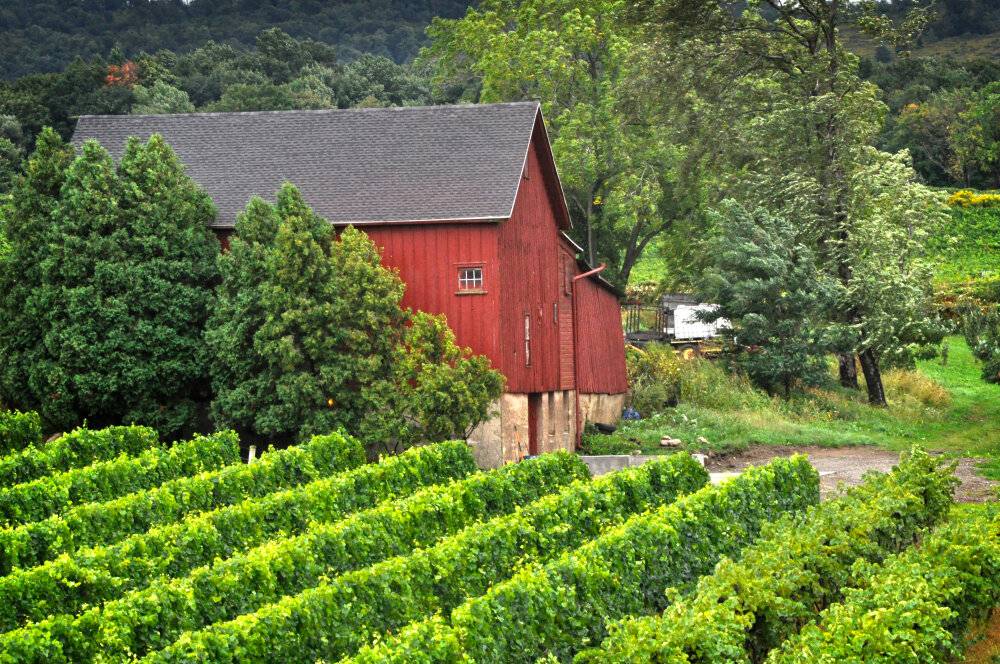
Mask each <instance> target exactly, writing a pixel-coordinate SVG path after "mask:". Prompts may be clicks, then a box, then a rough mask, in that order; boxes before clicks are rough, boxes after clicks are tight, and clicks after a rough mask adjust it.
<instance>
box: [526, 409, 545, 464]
mask: <svg viewBox="0 0 1000 664" xmlns="http://www.w3.org/2000/svg"><path fill="white" fill-rule="evenodd" d="M541 415H542V395H541V394H529V395H528V454H530V455H532V456H534V455H536V454H538V450H539V444H538V442H539V438H540V437H541V431H540V430H539V429H540V426H541V423H542V417H541Z"/></svg>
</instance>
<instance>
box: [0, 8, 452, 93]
mask: <svg viewBox="0 0 1000 664" xmlns="http://www.w3.org/2000/svg"><path fill="white" fill-rule="evenodd" d="M469 4H472V3H470V2H468V0H338V1H337V2H322V1H321V0H186V1H185V0H31V1H30V2H14V1H10V0H8V1H5V2H3V3H0V62H3V70H2V72H0V76H2V77H3V78H7V79H10V78H16V77H19V76H24V75H25V74H35V73H41V72H55V71H60V70H62V69H63V68H65V67H66V66H67V65H68V64H69V63H70V62H72V61H73V59H74V58H76V57H82V58H84V59H88V60H89V59H91V58H94V57H96V56H106V55H107V54H108V53H109V52H110V51H111V49H112V48H114V47H116V46H117V47H119V48H121V49H122V51H123V52H124V53H125V54H126V55H127V56H129V57H134V56H136V55H137V54H138V53H139V52H141V51H145V52H148V53H152V52H155V51H158V50H161V49H169V50H171V51H176V52H187V51H193V50H194V49H196V48H198V47H199V46H202V45H203V44H204V43H205V42H207V41H209V40H213V41H217V42H226V43H229V44H232V45H235V46H243V47H250V46H253V43H254V40H255V39H256V37H257V35H258V33H260V32H261V31H262V30H264V29H266V28H272V27H277V28H281V29H282V30H284V31H285V32H287V33H289V34H291V35H293V36H295V37H300V38H305V37H308V38H311V39H315V40H317V41H322V42H325V43H328V44H336V45H337V48H338V53H339V55H340V56H341V57H342V58H345V59H351V58H353V57H354V56H357V55H358V54H360V53H375V54H378V55H384V56H386V57H389V58H392V59H394V60H396V61H397V62H404V61H406V60H408V59H410V58H412V57H413V56H414V55H415V54H416V52H417V50H418V49H419V48H420V45H421V44H422V43H423V42H424V28H425V27H426V26H427V24H428V23H430V21H431V19H432V18H434V17H435V16H449V17H454V16H458V15H461V14H462V13H463V12H464V11H465V8H466V7H467V6H468V5H469Z"/></svg>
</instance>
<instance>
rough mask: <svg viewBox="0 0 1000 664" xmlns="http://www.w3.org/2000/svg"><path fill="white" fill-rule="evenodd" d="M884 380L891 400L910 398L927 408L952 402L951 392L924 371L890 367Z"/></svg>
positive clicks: (940, 406)
mask: <svg viewBox="0 0 1000 664" xmlns="http://www.w3.org/2000/svg"><path fill="white" fill-rule="evenodd" d="M882 380H883V382H884V384H885V391H886V394H887V395H888V396H889V400H890V401H895V400H897V399H902V398H910V399H914V400H916V401H917V402H918V403H920V404H921V405H923V406H925V407H927V408H947V407H948V406H949V405H950V404H951V393H950V392H948V390H946V389H945V388H944V386H942V385H941V383H939V382H937V381H936V380H934V379H933V378H931V377H930V376H928V375H926V374H924V373H923V372H920V371H914V370H912V369H890V370H889V371H887V372H885V374H883V376H882Z"/></svg>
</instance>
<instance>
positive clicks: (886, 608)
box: [767, 512, 1000, 664]
mask: <svg viewBox="0 0 1000 664" xmlns="http://www.w3.org/2000/svg"><path fill="white" fill-rule="evenodd" d="M998 604H1000V518H998V517H997V516H996V514H995V512H994V513H992V515H991V513H990V512H983V513H981V514H979V515H978V516H974V517H972V518H965V517H962V518H960V519H957V520H956V521H955V522H954V523H950V524H948V525H946V526H943V527H941V528H940V529H939V530H937V531H935V532H934V533H932V534H931V536H930V537H928V538H927V539H926V540H924V542H923V543H922V544H921V545H920V547H919V548H913V549H910V550H908V551H906V552H904V553H902V554H900V555H898V556H895V557H892V558H890V559H889V560H887V561H885V562H884V563H883V564H882V565H879V566H868V567H865V568H864V572H863V574H862V578H861V579H860V583H859V584H858V587H857V588H854V589H851V590H848V591H847V598H846V599H845V600H844V602H843V603H841V604H834V605H833V606H830V607H828V608H827V609H826V610H824V611H823V613H822V614H820V616H819V619H818V620H817V621H816V622H815V623H810V624H808V625H806V626H805V627H804V628H803V629H802V631H801V632H799V634H797V635H794V636H792V637H791V638H790V639H789V640H788V641H786V642H785V643H784V644H782V645H781V647H780V648H778V649H777V650H775V651H774V652H772V653H771V656H770V657H769V658H768V659H767V662H768V664H793V663H797V664H807V663H809V664H812V663H819V664H834V663H836V662H886V663H888V662H922V663H927V664H931V663H940V664H947V663H948V662H956V661H961V660H962V645H963V643H962V638H961V637H962V634H963V633H964V632H965V630H966V628H967V627H968V624H969V620H970V619H971V618H974V617H983V616H985V615H986V614H987V613H988V612H989V611H990V610H991V609H992V608H993V607H995V606H997V605H998Z"/></svg>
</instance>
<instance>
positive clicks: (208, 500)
mask: <svg viewBox="0 0 1000 664" xmlns="http://www.w3.org/2000/svg"><path fill="white" fill-rule="evenodd" d="M216 436H217V437H221V438H228V439H229V440H230V441H231V443H232V444H235V443H236V434H234V433H232V432H228V433H224V434H216ZM363 462H364V452H363V450H362V449H361V447H360V445H359V444H358V443H357V441H354V440H352V439H348V438H345V437H344V436H341V435H339V434H331V435H330V436H318V437H316V438H313V440H312V441H310V442H309V443H307V444H305V445H300V446H296V447H291V448H288V449H286V450H279V451H276V452H269V453H267V454H264V455H263V456H262V457H261V458H260V460H259V461H257V462H254V463H252V464H249V465H247V464H233V465H231V466H226V467H225V468H222V469H220V470H217V471H212V472H207V473H201V474H199V475H194V476H192V477H184V478H180V479H176V480H172V481H170V482H167V483H165V484H163V485H161V486H159V487H156V488H153V489H149V490H146V491H140V492H137V493H133V494H129V495H127V496H122V497H121V498H117V499H115V500H112V501H109V502H105V503H90V504H86V505H79V506H77V507H74V508H72V509H70V510H68V511H67V512H66V513H65V514H62V515H54V516H51V517H49V518H47V519H45V520H44V521H37V522H35V523H30V524H26V525H23V526H19V527H17V528H11V529H6V530H2V531H0V574H9V573H10V571H11V570H12V569H14V568H17V567H21V568H28V567H33V566H35V565H40V564H41V563H43V562H45V561H46V560H51V559H53V558H55V557H56V556H58V555H59V554H60V553H65V552H72V551H75V550H76V549H78V548H81V547H84V546H93V545H97V544H110V543H113V542H117V541H119V540H121V539H123V538H125V537H126V536H128V535H130V534H132V533H141V532H145V531H146V530H149V529H150V528H151V527H153V526H155V525H160V524H166V523H172V522H174V521H176V520H177V519H179V518H181V517H183V516H184V515H186V514H191V513H195V512H201V511H204V510H208V509H213V508H215V507H220V506H222V505H232V504H234V503H238V502H241V501H243V500H246V499H247V498H249V497H253V496H265V495H267V494H269V493H271V492H273V491H276V490H278V489H283V488H287V487H289V486H294V485H297V484H303V483H306V482H309V481H311V480H314V479H317V478H319V477H323V476H325V475H328V474H329V473H331V472H336V471H338V470H343V469H345V468H351V467H355V466H357V465H360V464H361V463H363Z"/></svg>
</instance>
